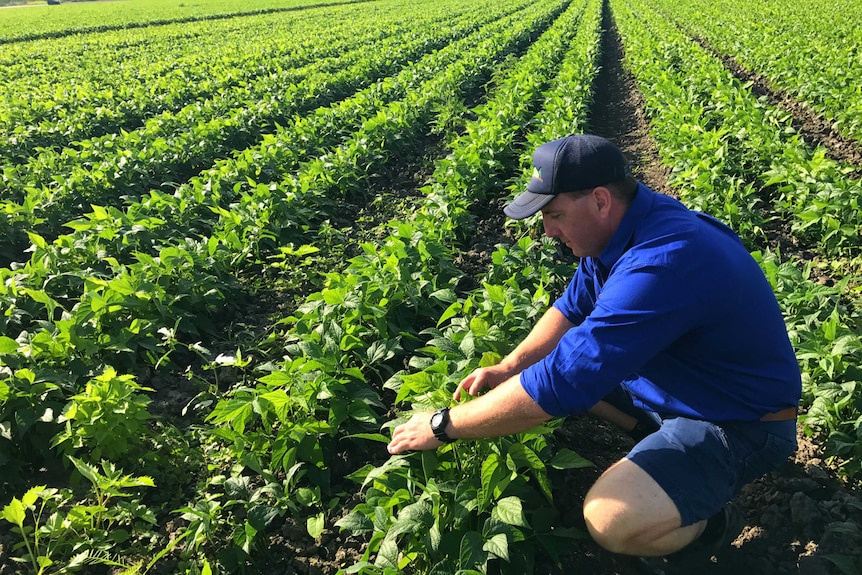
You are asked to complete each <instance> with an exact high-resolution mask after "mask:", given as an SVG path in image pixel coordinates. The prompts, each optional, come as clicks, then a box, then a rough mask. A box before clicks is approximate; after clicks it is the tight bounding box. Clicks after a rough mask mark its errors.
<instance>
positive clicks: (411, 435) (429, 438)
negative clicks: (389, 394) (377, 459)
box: [387, 411, 443, 455]
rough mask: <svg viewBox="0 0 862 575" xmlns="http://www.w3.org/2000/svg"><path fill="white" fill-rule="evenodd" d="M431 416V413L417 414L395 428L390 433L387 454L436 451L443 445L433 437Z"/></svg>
mask: <svg viewBox="0 0 862 575" xmlns="http://www.w3.org/2000/svg"><path fill="white" fill-rule="evenodd" d="M433 414H434V412H433V411H426V412H422V413H417V414H416V415H414V416H413V417H411V418H410V419H409V420H408V421H407V422H405V423H402V424H401V425H399V426H398V427H396V428H395V431H394V432H393V433H392V440H391V441H390V442H389V445H388V446H387V449H388V450H389V453H391V454H392V455H395V454H396V453H402V452H404V451H410V450H419V451H424V450H428V449H437V448H438V447H440V446H441V445H443V442H441V441H440V440H438V439H437V438H436V437H434V432H432V431H431V416H432V415H433Z"/></svg>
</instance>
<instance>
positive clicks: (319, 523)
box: [305, 513, 324, 539]
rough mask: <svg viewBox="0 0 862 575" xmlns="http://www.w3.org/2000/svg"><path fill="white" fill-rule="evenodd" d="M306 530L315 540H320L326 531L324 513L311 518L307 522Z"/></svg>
mask: <svg viewBox="0 0 862 575" xmlns="http://www.w3.org/2000/svg"><path fill="white" fill-rule="evenodd" d="M305 528H306V529H307V530H308V534H309V535H311V536H312V537H313V538H314V539H317V538H319V537H320V534H321V533H323V529H324V519H323V513H318V514H317V515H314V516H312V517H309V518H308V519H307V520H306V522H305Z"/></svg>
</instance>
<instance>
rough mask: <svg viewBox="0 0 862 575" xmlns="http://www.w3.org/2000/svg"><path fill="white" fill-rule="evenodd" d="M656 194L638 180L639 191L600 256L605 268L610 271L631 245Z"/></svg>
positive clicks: (599, 258) (600, 261) (599, 259)
mask: <svg viewBox="0 0 862 575" xmlns="http://www.w3.org/2000/svg"><path fill="white" fill-rule="evenodd" d="M654 196H655V192H653V191H652V190H651V189H649V188H648V187H646V186H645V185H644V184H642V183H641V182H638V189H637V193H636V194H635V197H634V199H633V200H632V203H631V204H630V205H629V207H628V209H627V210H626V213H625V215H624V216H623V219H622V220H621V221H620V225H619V227H617V231H615V232H614V235H613V236H611V240H610V241H609V242H608V245H606V246H605V249H604V250H603V251H602V253H601V255H600V256H599V257H598V261H599V263H600V264H601V265H602V266H603V267H604V269H605V270H608V271H609V270H610V269H611V268H612V267H613V265H614V264H615V263H617V260H618V259H620V257H622V255H623V253H625V252H626V250H628V249H629V247H631V244H632V237H633V236H634V234H635V229H637V227H638V224H639V223H640V222H641V220H643V219H644V218H645V217H646V215H647V213H648V212H649V210H650V208H651V207H652V203H653V197H654Z"/></svg>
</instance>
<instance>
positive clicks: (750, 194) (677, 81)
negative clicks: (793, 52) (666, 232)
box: [624, 7, 862, 256]
mask: <svg viewBox="0 0 862 575" xmlns="http://www.w3.org/2000/svg"><path fill="white" fill-rule="evenodd" d="M644 9H645V10H647V14H650V15H651V16H650V17H649V18H648V19H647V20H646V21H645V22H644V24H643V25H642V26H641V29H642V31H643V33H644V34H649V36H648V37H649V38H656V37H663V40H662V41H652V40H646V39H645V40H643V41H642V42H640V43H639V42H638V41H637V40H636V39H635V38H633V37H632V36H631V35H625V36H624V42H625V44H626V46H627V47H628V46H629V45H632V46H635V47H638V52H637V53H638V54H643V56H640V57H638V62H637V65H641V64H643V65H646V62H647V61H650V60H652V61H655V62H661V63H662V65H661V66H657V65H651V66H649V67H647V68H646V69H645V70H644V71H642V72H639V74H638V77H639V78H640V79H641V80H642V81H641V82H640V87H641V91H642V92H643V93H644V94H645V96H646V97H647V99H648V100H649V101H650V105H649V110H648V112H649V113H650V115H651V116H656V115H661V116H662V117H663V118H666V120H664V121H663V122H662V123H661V124H660V125H659V126H658V127H657V128H656V131H657V132H658V133H657V138H658V139H659V141H660V143H662V142H665V141H670V142H674V146H673V149H674V151H673V152H672V153H670V152H668V153H667V154H666V155H665V161H666V163H667V164H668V165H670V166H673V173H672V175H671V180H672V182H671V183H672V184H674V185H677V186H678V187H679V189H680V194H681V195H682V197H683V199H688V198H689V196H690V195H691V194H692V192H690V190H692V189H694V188H695V187H702V188H704V189H705V188H709V189H710V192H709V193H708V194H700V193H698V194H696V195H697V201H696V204H695V207H697V208H699V209H703V210H704V211H707V212H715V211H717V210H720V211H730V212H731V213H732V214H733V216H732V219H731V221H730V223H731V225H732V226H733V227H734V229H736V230H737V231H738V232H745V233H754V232H756V229H757V228H761V229H762V228H763V227H764V224H765V218H766V216H764V215H762V212H767V213H771V214H773V215H774V216H778V217H780V218H783V219H787V220H789V222H790V230H791V232H792V233H793V234H794V235H795V236H796V238H797V239H798V241H799V242H800V243H801V244H802V245H806V246H810V247H816V248H817V249H819V250H820V251H822V253H824V254H825V255H829V256H840V255H845V256H856V255H858V254H860V253H862V252H860V250H862V212H860V210H859V198H860V194H862V181H860V180H858V179H853V178H851V177H850V176H849V175H848V174H850V173H852V171H853V167H852V166H848V165H843V164H841V163H840V162H837V161H834V160H831V159H830V158H828V157H827V155H826V150H825V149H823V148H816V149H811V148H809V147H808V146H807V145H806V144H805V142H804V141H803V140H802V138H801V136H800V135H799V134H797V133H795V131H794V130H793V129H792V127H791V125H790V120H791V117H790V115H789V114H787V113H786V112H782V111H781V110H778V109H775V108H773V107H770V106H769V105H767V104H766V103H765V102H764V101H762V100H760V99H758V98H756V97H754V96H753V95H752V94H751V92H750V90H749V89H748V87H747V86H745V85H743V84H742V83H741V82H740V81H739V80H737V79H736V78H735V77H734V76H733V74H732V73H731V72H730V71H728V70H727V69H726V68H725V67H724V66H723V65H722V64H721V62H720V61H719V60H718V59H717V58H715V57H714V56H712V55H711V54H709V53H708V52H707V51H706V50H704V49H703V48H701V47H700V46H699V45H697V44H696V43H695V42H693V41H692V40H691V39H690V38H689V37H687V36H685V35H684V34H683V33H681V32H680V30H679V29H678V28H677V27H676V26H675V25H674V24H673V23H672V22H670V21H669V20H667V19H666V18H665V17H663V16H661V15H660V14H659V13H658V12H657V11H655V10H653V9H652V8H649V7H644ZM642 45H643V48H640V46H642ZM634 59H635V57H631V58H629V60H634ZM668 63H670V66H668ZM637 65H633V66H632V67H633V68H634V67H636V66H637ZM674 116H675V118H674V119H673V121H670V118H671V117H674ZM686 140H689V141H691V145H684V144H683V142H684V141H686ZM706 150H708V153H705V151H706ZM704 158H708V159H704Z"/></svg>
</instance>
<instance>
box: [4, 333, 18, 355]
mask: <svg viewBox="0 0 862 575" xmlns="http://www.w3.org/2000/svg"><path fill="white" fill-rule="evenodd" d="M16 351H18V342H17V341H15V340H14V339H12V338H11V337H6V336H5V335H3V336H0V353H15V352H16Z"/></svg>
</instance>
